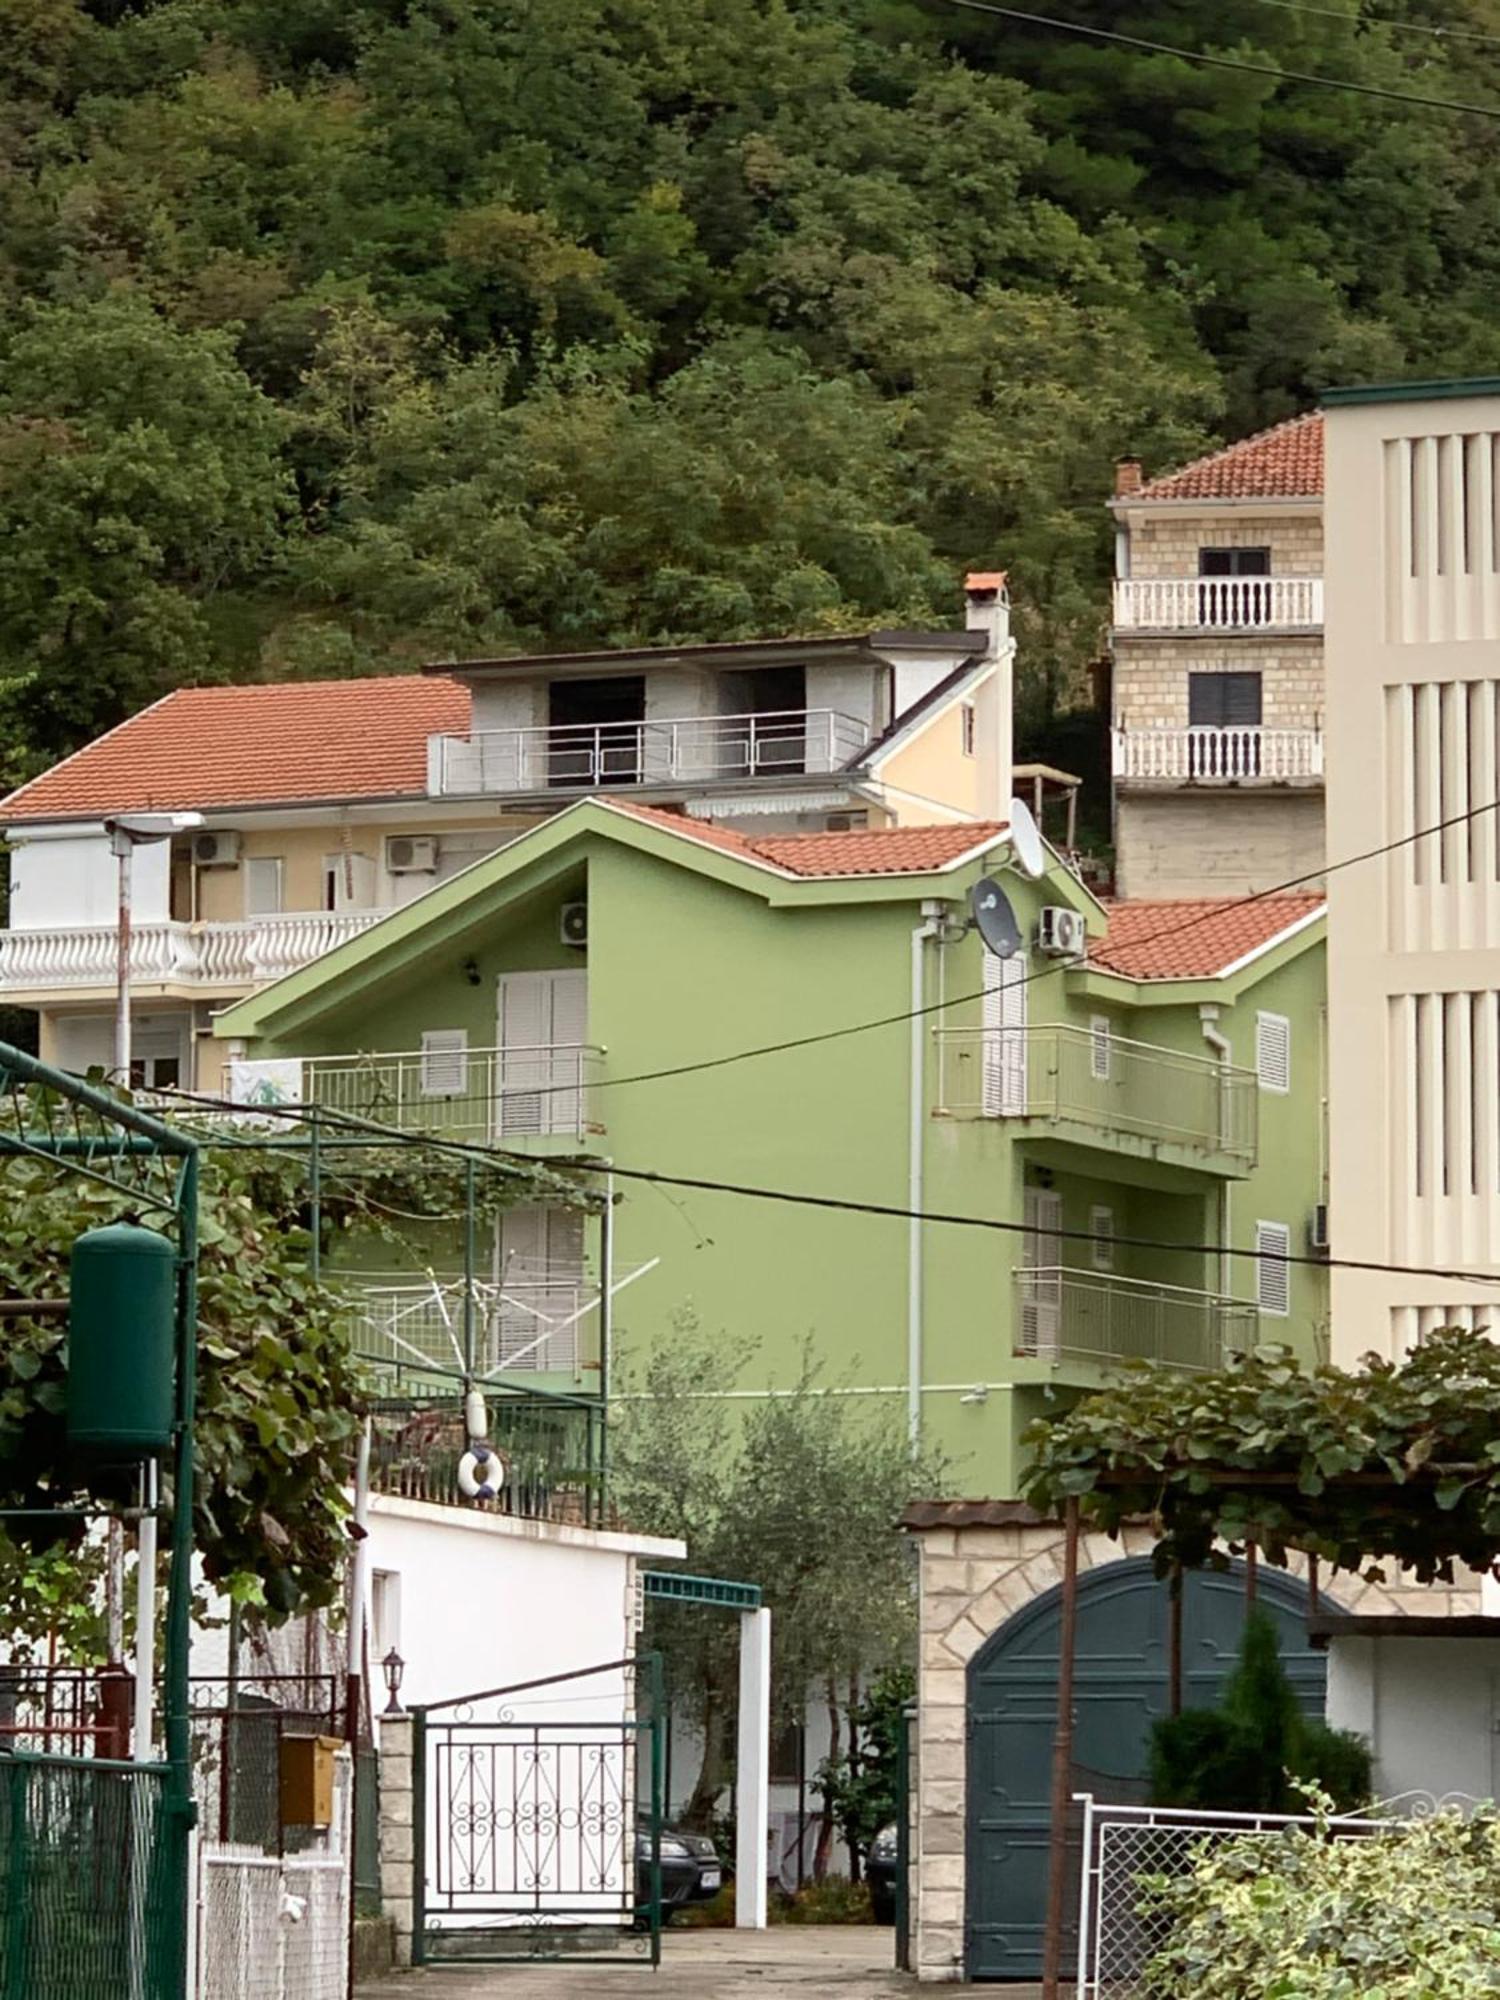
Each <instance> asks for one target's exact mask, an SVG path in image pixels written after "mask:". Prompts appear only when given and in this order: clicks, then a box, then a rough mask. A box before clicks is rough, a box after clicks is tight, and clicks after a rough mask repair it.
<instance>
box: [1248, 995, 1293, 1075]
mask: <svg viewBox="0 0 1500 2000" xmlns="http://www.w3.org/2000/svg"><path fill="white" fill-rule="evenodd" d="M1255 1074H1256V1076H1257V1077H1258V1078H1259V1079H1260V1087H1261V1089H1262V1090H1276V1091H1281V1092H1283V1093H1284V1092H1286V1091H1288V1090H1290V1089H1291V1087H1292V1024H1291V1022H1290V1021H1289V1020H1288V1019H1287V1017H1286V1016H1285V1014H1257V1015H1256V1017H1255Z"/></svg>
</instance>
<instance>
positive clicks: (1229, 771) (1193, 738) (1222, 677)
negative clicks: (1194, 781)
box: [1188, 673, 1261, 778]
mask: <svg viewBox="0 0 1500 2000" xmlns="http://www.w3.org/2000/svg"><path fill="white" fill-rule="evenodd" d="M1260 721H1261V677H1260V675H1259V674H1258V673H1235V674H1189V675H1188V776H1189V777H1191V778H1258V777H1259V776H1260V745H1261V738H1260Z"/></svg>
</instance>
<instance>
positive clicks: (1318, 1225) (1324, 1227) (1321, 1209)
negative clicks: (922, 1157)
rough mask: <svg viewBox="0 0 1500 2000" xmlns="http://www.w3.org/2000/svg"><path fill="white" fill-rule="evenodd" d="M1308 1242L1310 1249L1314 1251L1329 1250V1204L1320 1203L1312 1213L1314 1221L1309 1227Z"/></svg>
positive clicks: (1310, 1222) (1312, 1220) (1311, 1221)
mask: <svg viewBox="0 0 1500 2000" xmlns="http://www.w3.org/2000/svg"><path fill="white" fill-rule="evenodd" d="M1307 1242H1308V1247H1309V1248H1310V1249H1312V1250H1323V1251H1326V1250H1327V1248H1328V1204H1327V1202H1326V1201H1320V1202H1319V1203H1318V1205H1317V1207H1316V1208H1315V1209H1314V1210H1313V1212H1312V1219H1311V1220H1310V1221H1309V1223H1308V1225H1307Z"/></svg>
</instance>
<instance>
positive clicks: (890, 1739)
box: [817, 1665, 917, 1861]
mask: <svg viewBox="0 0 1500 2000" xmlns="http://www.w3.org/2000/svg"><path fill="white" fill-rule="evenodd" d="M916 1698H917V1677H916V1675H915V1673H913V1671H912V1669H911V1668H910V1667H909V1666H905V1665H898V1666H892V1667H887V1668H886V1670H885V1671H884V1673H881V1674H877V1675H876V1676H875V1678H874V1680H873V1681H872V1682H871V1683H870V1686H869V1687H868V1688H867V1689H866V1691H865V1693H864V1694H863V1695H862V1696H861V1697H860V1699H859V1700H858V1701H857V1702H855V1703H854V1705H853V1707H852V1708H851V1709H850V1711H849V1747H848V1749H847V1750H845V1751H842V1752H841V1753H840V1754H839V1755H838V1756H836V1757H827V1758H825V1759H824V1760H823V1762H822V1764H820V1765H819V1767H818V1779H817V1782H818V1789H819V1791H820V1792H821V1793H822V1794H823V1807H824V1810H825V1812H827V1813H828V1814H829V1815H830V1817H831V1818H832V1820H833V1822H834V1824H835V1825H836V1826H837V1827H838V1830H839V1832H840V1833H841V1834H842V1835H843V1837H844V1840H845V1842H846V1844H847V1845H848V1846H849V1847H850V1849H851V1850H852V1851H853V1852H854V1853H855V1854H856V1855H858V1856H859V1857H860V1859H861V1861H862V1860H863V1859H864V1857H865V1856H866V1855H867V1854H868V1853H869V1851H870V1843H871V1842H872V1841H873V1840H874V1838H875V1836H876V1834H877V1833H879V1832H880V1831H881V1829H882V1828H883V1827H887V1826H890V1825H891V1824H892V1823H893V1822H894V1821H895V1820H896V1819H897V1818H899V1816H900V1809H901V1756H902V1752H903V1749H904V1747H905V1743H906V1730H905V1727H904V1724H903V1722H902V1716H903V1713H904V1711H905V1710H906V1709H907V1708H908V1707H909V1706H910V1705H911V1704H912V1703H914V1702H915V1701H916Z"/></svg>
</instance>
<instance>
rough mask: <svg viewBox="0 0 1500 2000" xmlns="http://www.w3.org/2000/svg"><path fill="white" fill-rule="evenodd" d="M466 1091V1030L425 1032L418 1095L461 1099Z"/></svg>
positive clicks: (449, 1029) (450, 1029) (442, 1029)
mask: <svg viewBox="0 0 1500 2000" xmlns="http://www.w3.org/2000/svg"><path fill="white" fill-rule="evenodd" d="M468 1087H469V1031H468V1029H467V1028H428V1029H427V1030H426V1031H425V1033H424V1034H423V1036H422V1095H423V1096H424V1097H462V1095H463V1093H464V1092H465V1091H466V1090H467V1089H468Z"/></svg>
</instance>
